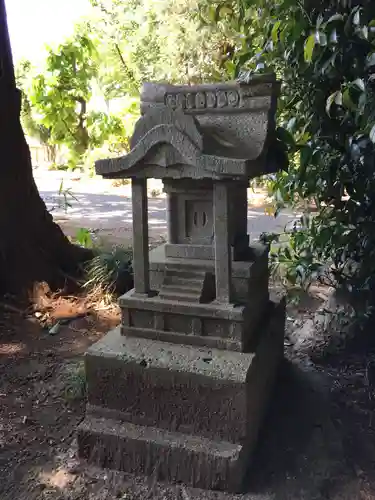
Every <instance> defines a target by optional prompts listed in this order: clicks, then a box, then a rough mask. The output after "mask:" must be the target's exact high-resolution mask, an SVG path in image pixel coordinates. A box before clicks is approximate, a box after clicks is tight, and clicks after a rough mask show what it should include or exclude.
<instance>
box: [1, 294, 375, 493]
mask: <svg viewBox="0 0 375 500" xmlns="http://www.w3.org/2000/svg"><path fill="white" fill-rule="evenodd" d="M57 304H58V306H53V307H50V308H49V309H48V307H47V310H48V313H47V316H48V318H49V321H50V323H51V322H53V321H55V320H56V318H58V317H66V316H67V315H71V314H75V313H77V305H76V304H75V306H74V307H72V308H69V302H64V301H57ZM317 304H318V300H312V299H309V300H308V301H307V302H306V301H305V300H302V301H300V302H299V304H298V305H297V306H289V308H288V319H287V335H286V341H285V352H286V359H285V362H284V363H283V366H282V367H281V368H280V373H279V376H278V380H277V384H276V387H275V392H274V396H273V399H272V404H271V407H270V410H269V414H268V418H267V420H266V422H265V425H264V430H263V432H262V434H261V436H260V439H259V446H258V451H257V453H256V455H255V457H254V460H253V464H252V467H251V471H250V473H249V486H248V489H249V493H248V494H246V495H243V496H233V495H227V494H223V493H217V492H202V491H198V490H193V489H190V488H184V487H183V486H171V485H166V484H158V483H156V482H155V481H154V480H153V479H152V478H149V479H144V478H135V477H132V476H129V475H125V474H122V473H116V472H113V471H107V470H101V469H96V468H95V467H89V466H87V465H86V464H85V463H80V462H79V461H78V460H77V457H76V448H75V446H76V445H75V432H76V429H77V426H78V424H79V422H80V421H81V420H82V419H83V417H84V408H85V401H84V376H83V374H82V356H83V353H84V352H85V350H86V348H87V347H88V346H89V345H91V344H92V343H93V342H95V341H97V340H98V339H99V338H100V337H101V336H102V335H104V333H105V332H106V331H107V330H108V329H109V328H111V327H113V326H114V325H116V324H117V323H118V322H119V312H118V310H117V309H116V308H114V307H112V308H107V307H102V308H101V307H96V310H94V311H93V310H89V311H88V309H87V306H85V305H83V306H80V307H81V309H80V310H79V312H82V313H85V312H87V311H88V312H89V314H88V315H87V316H85V317H81V318H79V319H76V320H74V321H73V322H71V323H70V324H69V325H67V326H64V327H62V328H61V329H60V330H59V331H58V332H57V334H56V335H50V334H49V333H48V329H47V328H42V326H43V324H45V325H47V323H48V321H46V320H45V316H46V315H45V312H43V314H42V313H40V312H39V313H38V314H37V316H38V317H36V316H35V311H33V312H32V313H31V312H30V311H29V312H27V313H23V312H21V311H17V310H16V309H12V308H8V307H4V305H2V306H1V305H0V403H1V404H0V499H1V500H8V499H12V500H23V499H25V500H34V499H38V500H47V499H48V500H78V499H80V500H86V499H87V500H104V499H116V498H119V499H127V500H141V499H142V500H144V499H155V500H163V499H173V500H175V499H181V500H190V499H191V500H192V499H211V500H213V499H217V500H220V499H221V500H229V499H231V500H233V499H234V498H238V499H240V498H242V499H247V500H271V499H274V500H283V499H291V500H292V499H293V500H304V499H306V500H315V499H333V500H339V499H348V500H349V499H350V500H356V499H364V500H365V499H375V435H374V430H375V428H374V423H373V415H374V406H375V405H374V391H373V384H374V383H375V348H374V347H371V346H370V347H369V346H367V348H366V354H364V349H358V350H357V351H355V350H354V349H353V348H352V349H351V350H350V353H349V352H345V353H341V354H339V355H337V356H336V357H331V358H330V359H325V360H324V361H322V360H320V361H319V362H316V363H315V364H312V365H311V364H308V363H306V362H305V359H304V358H303V357H302V356H299V355H298V352H297V353H296V352H294V351H293V345H292V344H291V341H290V339H289V334H290V332H291V331H292V329H294V328H297V327H298V325H300V324H301V323H303V321H304V320H305V319H306V318H307V317H309V316H311V314H312V311H313V309H314V307H315V306H316V305H317ZM43 307H44V309H46V307H45V305H44V306H43ZM56 311H57V312H56ZM43 321H44V323H43ZM41 323H42V326H41ZM48 326H50V325H48Z"/></svg>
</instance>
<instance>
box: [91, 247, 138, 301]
mask: <svg viewBox="0 0 375 500" xmlns="http://www.w3.org/2000/svg"><path fill="white" fill-rule="evenodd" d="M97 252H98V253H97V255H96V256H95V257H94V258H93V260H91V261H90V262H89V263H88V265H87V267H86V276H87V279H86V282H85V285H84V286H85V287H86V288H87V289H89V290H97V289H100V290H101V291H102V292H104V293H115V294H121V293H125V292H126V291H128V290H130V289H131V288H132V287H133V277H132V276H133V274H132V254H133V252H132V249H131V248H122V247H114V248H113V249H112V250H109V251H103V250H102V251H100V250H97Z"/></svg>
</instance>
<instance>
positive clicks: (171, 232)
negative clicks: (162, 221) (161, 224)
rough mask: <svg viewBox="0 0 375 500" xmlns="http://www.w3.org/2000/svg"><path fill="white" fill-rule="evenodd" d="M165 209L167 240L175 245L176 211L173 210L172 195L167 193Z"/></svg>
mask: <svg viewBox="0 0 375 500" xmlns="http://www.w3.org/2000/svg"><path fill="white" fill-rule="evenodd" d="M166 205H167V206H166V209H167V240H168V243H177V239H176V231H175V226H176V224H175V217H176V216H177V214H176V209H175V203H174V199H173V194H172V193H169V192H167V196H166Z"/></svg>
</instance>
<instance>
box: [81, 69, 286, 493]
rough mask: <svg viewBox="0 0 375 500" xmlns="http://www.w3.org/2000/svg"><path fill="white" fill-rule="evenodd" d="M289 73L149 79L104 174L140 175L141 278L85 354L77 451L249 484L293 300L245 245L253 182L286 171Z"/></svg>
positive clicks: (182, 475)
mask: <svg viewBox="0 0 375 500" xmlns="http://www.w3.org/2000/svg"><path fill="white" fill-rule="evenodd" d="M279 89H280V84H279V82H277V81H276V78H275V76H274V75H264V76H261V77H254V78H253V79H252V80H251V81H250V82H249V83H247V84H240V83H228V84H220V85H197V86H172V85H164V84H145V85H144V86H143V91H142V95H141V111H142V116H141V118H140V119H139V121H138V122H137V124H136V126H135V129H134V134H133V137H132V140H131V150H130V152H129V153H128V154H127V155H126V156H124V157H121V158H116V159H108V160H100V161H98V162H97V163H96V171H97V173H99V174H101V175H102V176H103V177H106V178H131V180H132V206H133V250H134V257H133V269H134V289H133V290H131V291H130V292H128V293H126V294H125V295H123V296H122V297H120V299H119V301H120V306H121V309H122V323H121V326H120V327H119V328H117V329H115V330H113V331H111V332H109V333H108V334H107V335H106V337H104V338H103V339H102V340H100V341H99V342H98V343H96V344H95V345H93V346H92V347H91V348H90V349H89V350H88V352H87V353H86V357H85V363H86V374H87V384H88V403H87V412H86V418H85V420H84V422H83V423H82V424H81V426H80V428H79V432H78V444H79V454H80V456H81V457H83V458H86V459H89V460H90V461H91V462H94V463H99V464H100V465H102V466H105V467H110V468H116V469H119V470H123V471H127V472H133V473H136V474H145V475H155V476H156V477H157V478H158V479H161V480H167V481H170V482H183V483H185V484H187V485H191V486H195V487H200V488H205V489H221V490H229V491H235V492H240V491H242V489H243V488H244V480H245V475H246V470H247V467H248V465H249V463H250V462H249V458H250V457H251V453H252V451H253V450H254V447H255V444H256V440H257V435H258V432H259V429H260V426H261V423H262V418H263V416H264V413H265V409H266V406H267V402H268V399H269V396H270V394H271V390H272V385H273V381H274V379H275V374H276V370H277V366H278V363H279V361H280V359H281V358H282V356H283V345H284V324H285V303H284V301H283V300H277V299H273V298H270V296H269V290H268V280H269V276H268V249H267V248H266V247H265V246H263V245H261V244H249V236H248V234H247V209H248V202H247V188H248V186H249V180H250V179H251V178H253V177H256V176H259V175H261V174H265V173H271V172H276V171H277V170H279V169H280V168H281V165H280V161H279V158H280V155H279V154H278V151H279V150H278V143H277V141H276V138H275V133H274V132H275V112H276V104H277V97H278V94H279ZM147 178H160V179H162V180H163V184H164V189H165V192H166V195H167V223H168V241H167V243H166V244H164V245H161V246H159V247H158V248H156V249H154V250H152V251H151V252H149V245H148V208H147Z"/></svg>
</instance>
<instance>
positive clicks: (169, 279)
mask: <svg viewBox="0 0 375 500" xmlns="http://www.w3.org/2000/svg"><path fill="white" fill-rule="evenodd" d="M163 284H164V285H173V286H178V287H180V286H182V287H185V285H186V286H188V287H189V288H191V289H197V290H201V289H202V285H203V279H197V278H181V276H171V275H168V276H166V277H165V279H164V282H163Z"/></svg>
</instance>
